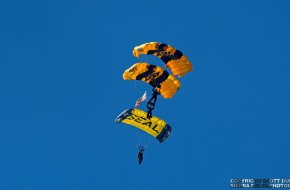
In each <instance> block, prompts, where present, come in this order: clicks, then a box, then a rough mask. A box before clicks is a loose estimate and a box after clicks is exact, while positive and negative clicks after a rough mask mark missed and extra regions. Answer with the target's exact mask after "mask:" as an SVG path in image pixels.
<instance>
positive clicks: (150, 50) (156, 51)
mask: <svg viewBox="0 0 290 190" xmlns="http://www.w3.org/2000/svg"><path fill="white" fill-rule="evenodd" d="M132 53H133V55H134V56H135V57H137V58H139V57H140V55H142V54H144V55H154V56H157V57H159V58H160V59H161V60H162V61H163V62H164V63H165V64H166V67H168V68H169V69H170V70H171V72H172V73H173V75H177V76H179V77H181V76H183V75H185V74H186V73H187V72H189V71H191V70H192V64H191V62H190V61H189V60H188V58H187V57H186V56H185V55H183V53H182V52H181V51H180V50H178V49H175V48H174V47H172V46H170V45H167V44H164V43H159V42H149V43H144V44H142V45H139V46H136V47H135V48H134V49H133V52H132Z"/></svg>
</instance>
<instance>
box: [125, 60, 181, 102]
mask: <svg viewBox="0 0 290 190" xmlns="http://www.w3.org/2000/svg"><path fill="white" fill-rule="evenodd" d="M123 79H124V80H142V81H144V82H146V83H148V84H150V85H151V86H152V87H153V88H155V90H156V91H158V92H159V93H160V94H161V95H162V96H163V97H164V98H172V97H173V96H174V94H175V93H176V92H177V91H178V90H179V88H180V87H181V84H180V82H179V80H177V79H176V78H175V77H174V76H173V75H171V74H169V73H168V72H167V71H166V70H164V69H163V68H161V67H158V66H155V65H151V64H149V63H146V62H143V63H136V64H134V65H133V66H131V67H130V68H129V69H127V70H126V71H125V72H124V74H123Z"/></svg>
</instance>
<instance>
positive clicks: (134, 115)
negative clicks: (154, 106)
mask: <svg viewBox="0 0 290 190" xmlns="http://www.w3.org/2000/svg"><path fill="white" fill-rule="evenodd" d="M115 122H118V123H120V122H123V123H126V124H129V125H132V126H134V127H137V128H139V129H141V130H143V131H145V132H146V133H148V134H150V135H152V136H153V137H155V138H156V139H157V140H158V141H159V142H163V141H165V140H166V139H167V137H168V136H169V135H170V133H171V127H170V125H168V124H167V123H166V122H165V121H164V120H162V119H159V118H158V117H155V116H153V117H151V118H150V119H149V118H147V113H146V112H144V111H142V110H139V109H127V110H125V111H123V112H122V113H121V114H120V115H119V116H118V117H117V118H116V119H115Z"/></svg>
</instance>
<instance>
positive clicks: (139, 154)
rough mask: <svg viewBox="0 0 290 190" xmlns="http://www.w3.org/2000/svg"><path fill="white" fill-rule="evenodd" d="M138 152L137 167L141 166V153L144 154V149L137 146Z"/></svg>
mask: <svg viewBox="0 0 290 190" xmlns="http://www.w3.org/2000/svg"><path fill="white" fill-rule="evenodd" d="M138 150H139V152H138V161H139V165H141V163H142V160H143V153H144V151H145V149H144V147H143V146H139V147H138Z"/></svg>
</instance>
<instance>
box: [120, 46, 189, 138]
mask: <svg viewBox="0 0 290 190" xmlns="http://www.w3.org/2000/svg"><path fill="white" fill-rule="evenodd" d="M132 53H133V55H134V56H135V57H137V58H139V57H140V56H141V55H154V56H157V57H158V58H160V59H161V60H162V61H163V62H164V63H165V66H166V67H167V68H169V69H168V70H167V69H165V68H162V67H159V66H156V65H152V64H149V63H146V62H139V63H135V64H134V65H132V66H131V67H130V68H128V69H127V70H125V71H124V73H123V79H124V80H142V81H144V82H146V83H147V84H149V85H151V86H152V87H153V89H152V91H153V94H152V96H151V98H150V99H149V100H148V101H147V104H146V108H147V112H146V111H143V110H141V109H137V108H136V105H137V106H139V105H140V103H141V102H142V100H143V99H144V100H145V99H146V96H145V95H143V96H142V98H141V99H140V98H139V99H138V101H137V103H136V105H135V108H131V109H126V110H125V111H123V112H122V113H121V114H120V115H119V116H118V117H117V118H116V119H115V122H117V123H126V124H129V125H132V126H134V127H136V128H138V129H140V130H142V131H144V132H146V133H148V134H150V135H151V136H153V137H155V138H156V139H157V140H158V141H159V142H164V141H165V140H166V139H167V138H168V136H169V135H170V133H171V126H170V125H168V124H167V123H166V122H165V121H164V120H162V119H160V118H158V117H156V116H153V115H152V111H153V110H154V108H155V104H156V102H157V97H158V95H160V94H161V95H162V96H163V97H164V98H165V99H167V98H172V97H173V96H174V95H175V93H176V92H177V91H178V90H179V89H180V88H181V83H180V82H179V80H178V79H177V78H176V77H175V76H178V77H182V76H184V75H185V74H186V73H188V72H190V71H191V70H192V67H193V66H192V64H191V62H190V61H189V60H188V58H187V57H186V56H185V55H184V54H183V53H182V52H181V51H180V50H178V49H175V48H174V47H172V46H170V45H167V44H165V43H158V42H149V43H144V44H142V45H139V46H136V47H135V48H134V49H133V52H132Z"/></svg>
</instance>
